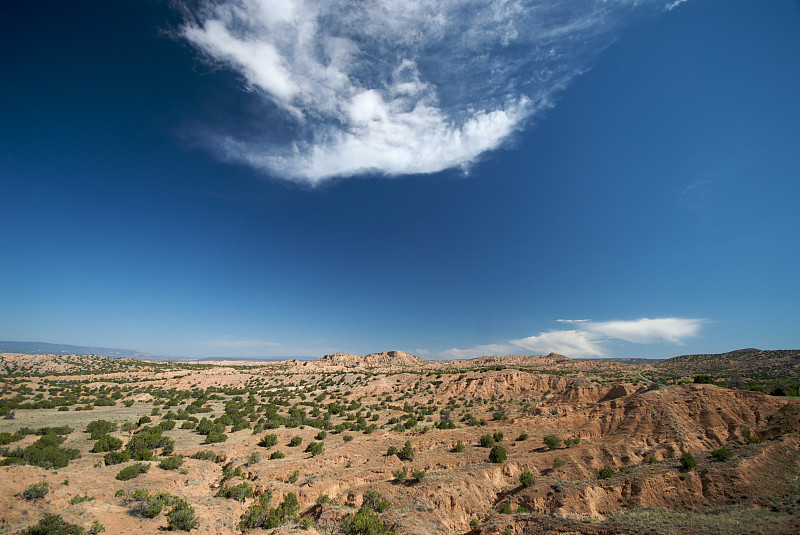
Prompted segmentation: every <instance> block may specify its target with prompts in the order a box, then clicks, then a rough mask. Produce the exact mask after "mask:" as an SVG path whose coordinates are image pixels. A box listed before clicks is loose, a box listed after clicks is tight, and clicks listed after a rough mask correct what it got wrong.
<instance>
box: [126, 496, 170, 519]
mask: <svg viewBox="0 0 800 535" xmlns="http://www.w3.org/2000/svg"><path fill="white" fill-rule="evenodd" d="M163 510H164V500H163V499H160V498H159V497H158V496H157V495H154V496H147V497H146V498H144V499H143V500H141V501H139V503H138V504H137V505H136V506H135V507H134V508H133V511H132V512H133V514H134V515H136V516H143V517H145V518H155V517H157V516H158V515H159V514H160V513H161V511H163Z"/></svg>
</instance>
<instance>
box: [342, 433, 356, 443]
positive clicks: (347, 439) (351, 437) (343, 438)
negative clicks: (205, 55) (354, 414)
mask: <svg viewBox="0 0 800 535" xmlns="http://www.w3.org/2000/svg"><path fill="white" fill-rule="evenodd" d="M342 440H344V441H345V442H350V441H351V440H353V435H342Z"/></svg>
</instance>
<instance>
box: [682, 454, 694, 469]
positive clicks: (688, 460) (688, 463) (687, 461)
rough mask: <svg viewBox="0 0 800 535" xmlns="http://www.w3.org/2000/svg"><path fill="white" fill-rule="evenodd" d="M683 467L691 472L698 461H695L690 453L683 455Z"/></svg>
mask: <svg viewBox="0 0 800 535" xmlns="http://www.w3.org/2000/svg"><path fill="white" fill-rule="evenodd" d="M681 466H683V467H684V468H686V469H687V470H690V469H692V468H694V467H695V466H697V461H695V460H694V455H692V454H691V453H689V452H688V451H687V452H686V453H684V454H683V455H681Z"/></svg>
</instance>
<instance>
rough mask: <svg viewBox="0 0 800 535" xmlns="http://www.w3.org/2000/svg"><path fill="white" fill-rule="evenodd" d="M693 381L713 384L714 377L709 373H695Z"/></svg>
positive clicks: (700, 383) (699, 383)
mask: <svg viewBox="0 0 800 535" xmlns="http://www.w3.org/2000/svg"><path fill="white" fill-rule="evenodd" d="M694 382H695V384H698V385H713V384H714V379H712V378H711V376H710V375H695V376H694Z"/></svg>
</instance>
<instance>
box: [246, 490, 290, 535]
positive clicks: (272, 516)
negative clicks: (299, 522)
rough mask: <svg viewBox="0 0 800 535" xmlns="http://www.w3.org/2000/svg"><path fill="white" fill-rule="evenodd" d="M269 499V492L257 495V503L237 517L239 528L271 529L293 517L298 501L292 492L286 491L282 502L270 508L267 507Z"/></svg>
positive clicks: (270, 494) (270, 497)
mask: <svg viewBox="0 0 800 535" xmlns="http://www.w3.org/2000/svg"><path fill="white" fill-rule="evenodd" d="M271 499H272V493H271V492H267V493H264V494H262V495H261V496H260V497H259V499H258V502H257V503H254V504H253V505H251V506H250V507H248V509H247V511H245V512H244V514H242V516H241V517H239V529H240V530H241V531H247V530H249V529H255V528H267V529H272V528H277V527H278V526H281V525H283V524H285V523H287V522H289V521H291V520H294V519H295V517H296V516H297V508H298V505H299V503H298V501H297V495H296V494H295V493H294V492H290V493H288V494H287V495H286V496H285V497H284V499H283V503H281V504H280V505H278V507H275V508H272V509H270V508H269V503H270V501H271Z"/></svg>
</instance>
